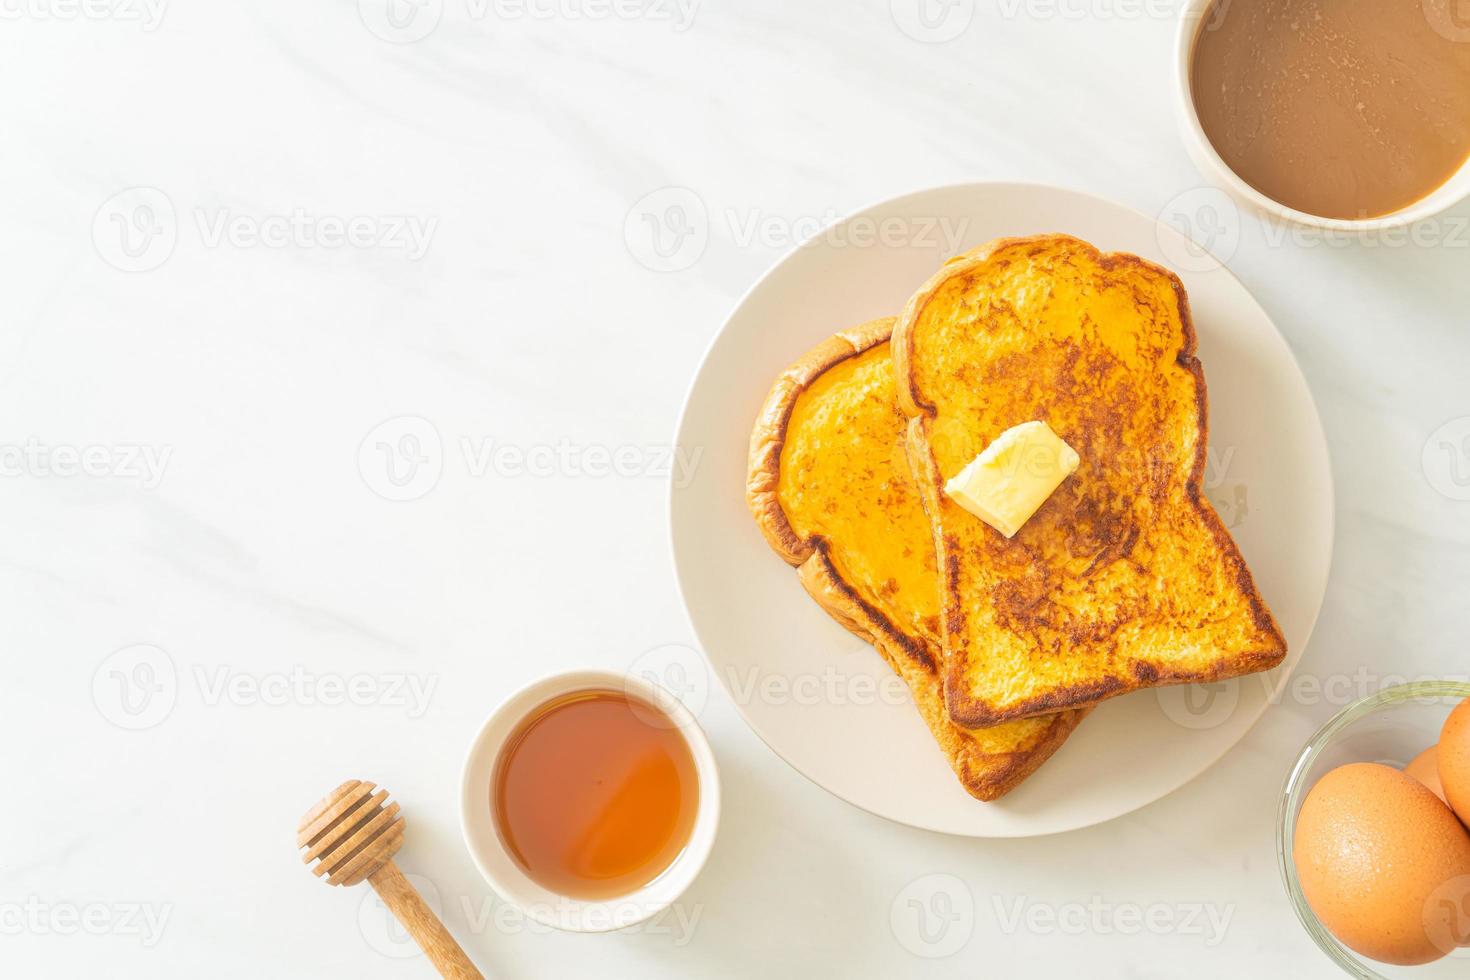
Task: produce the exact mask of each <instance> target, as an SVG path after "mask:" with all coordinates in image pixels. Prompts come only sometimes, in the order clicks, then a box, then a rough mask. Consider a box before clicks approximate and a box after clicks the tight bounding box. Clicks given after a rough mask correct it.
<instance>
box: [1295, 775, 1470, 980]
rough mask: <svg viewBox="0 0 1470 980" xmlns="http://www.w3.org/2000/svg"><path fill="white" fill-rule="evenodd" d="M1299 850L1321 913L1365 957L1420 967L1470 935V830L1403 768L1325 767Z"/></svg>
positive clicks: (1302, 818) (1306, 812)
mask: <svg viewBox="0 0 1470 980" xmlns="http://www.w3.org/2000/svg"><path fill="white" fill-rule="evenodd" d="M1293 857H1294V859H1295V861H1296V868H1297V876H1298V878H1299V879H1300V880H1301V886H1302V892H1303V893H1304V894H1305V895H1306V898H1307V904H1308V905H1310V906H1311V907H1312V911H1313V912H1315V913H1316V914H1317V918H1318V919H1320V920H1321V922H1322V924H1323V925H1324V926H1326V927H1327V928H1328V929H1329V930H1330V931H1331V932H1332V934H1333V935H1334V936H1336V937H1337V938H1338V939H1339V940H1341V941H1342V943H1343V944H1344V945H1346V946H1348V947H1350V948H1351V949H1354V950H1356V951H1357V952H1359V953H1361V954H1363V955H1364V956H1367V957H1369V958H1371V959H1375V960H1378V961H1379V962H1382V963H1392V964H1395V965H1399V966H1414V965H1417V964H1420V963H1430V962H1433V961H1434V960H1437V959H1439V958H1441V957H1443V956H1445V955H1447V954H1449V953H1450V952H1452V951H1453V950H1454V948H1455V946H1456V945H1458V944H1459V943H1460V942H1462V941H1463V938H1464V937H1463V932H1464V928H1465V923H1464V922H1463V921H1461V919H1460V913H1461V911H1462V910H1463V909H1466V908H1470V904H1467V903H1470V833H1467V832H1466V830H1465V828H1464V827H1463V826H1462V825H1461V824H1460V822H1459V821H1458V820H1457V819H1455V815H1454V814H1453V813H1451V812H1450V809H1449V807H1447V806H1445V805H1444V803H1442V802H1440V800H1439V799H1438V798H1437V797H1436V796H1435V795H1434V794H1433V793H1431V792H1430V791H1429V790H1428V789H1426V788H1425V786H1424V785H1423V784H1422V783H1420V782H1419V781H1417V780H1415V779H1413V778H1411V777H1409V776H1406V775H1404V774H1403V773H1402V772H1399V771H1398V770H1397V769H1394V768H1391V767H1389V766H1381V765H1377V764H1374V763H1360V764H1357V765H1351V766H1342V767H1341V768H1338V769H1334V770H1332V771H1331V772H1329V773H1328V774H1327V775H1325V776H1323V777H1322V778H1321V779H1320V780H1319V781H1318V782H1317V785H1315V786H1313V787H1312V789H1311V792H1309V793H1308V794H1307V798H1306V801H1305V802H1303V803H1302V809H1301V812H1300V813H1299V814H1298V815H1297V824H1296V840H1295V842H1294V844H1293Z"/></svg>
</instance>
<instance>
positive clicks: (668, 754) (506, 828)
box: [490, 690, 699, 901]
mask: <svg viewBox="0 0 1470 980" xmlns="http://www.w3.org/2000/svg"><path fill="white" fill-rule="evenodd" d="M490 805H491V811H492V812H493V813H494V815H495V825H496V829H497V830H498V831H499V833H500V837H501V840H502V841H504V843H505V846H506V849H507V850H508V851H509V852H510V853H511V856H512V857H514V858H515V860H516V862H517V863H518V864H519V865H520V866H521V869H522V870H523V871H525V872H526V874H527V875H529V876H530V877H531V878H532V879H533V880H534V881H536V882H537V883H538V884H540V885H541V886H542V887H544V888H546V889H548V890H550V891H553V892H555V893H557V894H559V895H566V896H568V897H570V898H577V899H585V900H593V901H595V900H601V899H608V898H614V897H616V896H619V895H626V894H628V893H630V892H634V891H637V890H638V889H639V888H642V887H643V886H644V885H647V884H648V883H649V882H651V881H653V880H654V879H655V878H657V877H658V876H659V875H661V874H663V872H664V871H665V870H667V869H668V868H669V866H670V865H672V864H673V863H674V861H675V860H676V859H677V858H678V857H679V854H680V853H681V852H682V851H683V850H684V846H685V845H686V844H687V843H688V842H689V836H690V832H691V830H692V829H693V827H694V816H695V811H696V809H697V808H698V806H699V777H698V773H697V771H696V769H695V765H694V756H693V754H692V753H691V752H690V749H689V744H688V743H687V742H686V741H685V740H684V736H683V735H682V734H680V732H679V729H678V727H677V726H676V725H675V724H674V722H673V721H672V720H670V719H669V718H668V716H667V715H665V714H664V713H663V712H662V711H660V710H659V709H658V708H656V707H654V706H653V705H651V704H649V703H648V702H646V701H643V700H641V699H638V698H634V697H631V696H629V695H628V694H625V693H624V692H622V691H613V690H593V691H579V692H576V693H574V694H568V695H565V696H563V697H560V698H556V699H553V700H552V701H549V702H547V703H546V704H543V705H541V706H540V707H539V708H537V709H536V710H535V711H533V712H532V713H531V714H530V715H529V716H528V717H527V718H526V720H525V721H523V722H521V724H520V727H518V728H517V729H516V731H515V732H514V733H513V734H512V735H511V737H510V739H509V740H508V741H507V742H506V744H505V747H504V748H503V749H502V750H501V753H500V758H499V759H498V760H497V762H496V765H495V774H494V776H493V777H492V785H491V787H490Z"/></svg>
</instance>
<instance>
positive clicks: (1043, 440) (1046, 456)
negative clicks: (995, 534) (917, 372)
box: [944, 422, 1082, 538]
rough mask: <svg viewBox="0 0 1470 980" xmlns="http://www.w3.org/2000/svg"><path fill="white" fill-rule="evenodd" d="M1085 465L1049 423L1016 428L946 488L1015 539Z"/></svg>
mask: <svg viewBox="0 0 1470 980" xmlns="http://www.w3.org/2000/svg"><path fill="white" fill-rule="evenodd" d="M1081 461H1082V460H1081V459H1080V458H1079V457H1078V455H1077V452H1076V450H1074V449H1073V448H1072V447H1071V446H1069V445H1067V444H1066V442H1064V441H1063V440H1062V438H1061V437H1060V436H1058V435H1057V434H1056V433H1055V432H1053V431H1052V430H1051V426H1049V425H1047V424H1046V423H1045V422H1023V423H1022V424H1021V425H1017V426H1012V427H1011V428H1009V429H1007V430H1006V431H1004V432H1002V433H1001V434H1000V437H999V438H997V439H996V440H995V441H994V442H992V443H991V444H990V445H989V446H986V447H985V452H983V453H981V454H980V455H979V456H976V457H975V458H974V459H973V460H972V461H971V462H970V465H968V466H966V467H965V468H964V469H962V470H960V471H959V473H957V474H955V477H954V479H952V480H950V481H949V482H948V483H946V484H945V485H944V492H945V493H947V494H949V496H950V498H951V499H952V500H954V502H955V503H957V504H959V505H960V506H961V507H963V508H965V510H967V511H969V512H970V513H972V514H974V515H975V516H976V517H978V518H980V519H981V520H982V521H984V522H985V523H986V524H989V525H990V526H991V527H993V528H995V529H996V530H997V531H999V532H1000V533H1001V534H1004V535H1005V536H1006V537H1008V538H1010V537H1014V536H1015V534H1016V532H1017V531H1019V530H1021V526H1022V525H1024V524H1025V523H1026V522H1027V521H1029V520H1030V519H1031V515H1032V514H1035V513H1036V511H1037V509H1039V508H1040V507H1041V505H1042V504H1044V503H1046V500H1047V498H1048V497H1050V496H1051V495H1052V493H1053V492H1055V491H1056V488H1057V487H1059V486H1061V485H1062V481H1063V480H1065V479H1066V478H1067V477H1068V476H1070V475H1071V474H1072V473H1073V472H1074V471H1075V470H1076V469H1077V465H1078V464H1079V463H1080V462H1081Z"/></svg>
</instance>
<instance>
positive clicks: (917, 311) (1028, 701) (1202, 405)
mask: <svg viewBox="0 0 1470 980" xmlns="http://www.w3.org/2000/svg"><path fill="white" fill-rule="evenodd" d="M1060 243H1068V244H1070V245H1075V246H1080V247H1082V248H1083V249H1084V250H1086V251H1087V252H1088V253H1089V254H1090V256H1091V258H1092V259H1094V260H1095V261H1096V262H1097V263H1098V264H1099V266H1101V267H1102V268H1103V269H1105V270H1109V271H1112V270H1117V269H1125V268H1127V267H1130V266H1131V267H1135V268H1138V269H1144V270H1147V271H1148V272H1149V273H1151V274H1154V275H1158V276H1162V277H1165V278H1166V279H1167V281H1168V283H1169V285H1170V286H1171V288H1172V290H1173V293H1174V295H1175V297H1176V299H1177V304H1178V315H1179V319H1180V321H1181V324H1182V329H1183V342H1182V344H1181V346H1180V349H1179V351H1178V354H1177V357H1176V362H1177V364H1178V366H1179V368H1180V369H1181V370H1183V371H1186V372H1188V373H1189V374H1190V375H1191V377H1192V378H1193V387H1194V393H1195V409H1196V420H1195V421H1196V425H1197V426H1198V432H1199V438H1198V440H1197V443H1196V446H1195V454H1194V458H1193V460H1192V463H1191V468H1190V475H1189V478H1188V481H1187V484H1186V486H1185V488H1184V499H1185V500H1187V501H1188V503H1189V505H1190V507H1191V508H1192V510H1193V511H1194V512H1195V514H1196V516H1197V518H1198V520H1199V521H1200V522H1201V523H1202V524H1203V526H1204V527H1205V528H1206V529H1207V530H1208V532H1209V534H1210V537H1211V538H1212V539H1213V541H1214V543H1215V547H1216V549H1217V551H1218V555H1219V558H1220V560H1221V561H1222V562H1223V563H1224V564H1225V566H1226V567H1227V568H1228V569H1229V572H1230V574H1231V576H1232V577H1233V579H1234V580H1235V582H1236V583H1237V586H1238V588H1239V590H1240V594H1241V596H1242V597H1243V598H1244V599H1245V601H1246V603H1247V605H1248V608H1249V610H1250V615H1251V617H1252V619H1253V620H1254V625H1255V628H1256V630H1257V631H1258V632H1259V633H1260V634H1262V635H1263V636H1264V637H1265V638H1266V641H1267V642H1266V643H1265V644H1264V645H1263V646H1261V647H1260V648H1258V649H1247V650H1241V651H1236V652H1234V653H1232V654H1231V655H1230V656H1229V657H1226V658H1221V659H1220V660H1218V661H1217V662H1215V663H1214V664H1213V665H1211V667H1210V668H1209V669H1203V670H1176V669H1171V668H1169V667H1167V666H1162V667H1161V666H1159V665H1156V664H1152V663H1148V662H1141V661H1139V662H1134V663H1132V664H1130V673H1131V674H1132V677H1131V678H1130V679H1124V678H1120V677H1115V676H1108V677H1100V678H1097V679H1095V680H1092V681H1087V682H1081V683H1076V684H1068V685H1063V686H1058V687H1055V688H1052V689H1049V690H1048V691H1046V693H1045V694H1043V695H1041V696H1037V697H1030V698H1025V699H1021V700H1018V701H1016V702H1013V703H1011V704H1009V705H1007V706H1006V707H1005V708H1004V709H997V708H996V707H994V706H993V705H991V704H990V703H988V702H986V701H983V700H980V699H977V698H975V697H973V696H972V695H971V693H970V692H969V691H968V690H965V689H964V687H963V686H962V685H959V684H955V683H950V682H949V681H950V679H951V678H952V674H951V671H950V668H951V666H952V665H951V664H950V662H949V661H948V659H947V658H946V657H945V654H944V653H943V652H942V653H941V658H942V659H945V666H944V668H942V669H941V674H942V675H944V676H945V677H946V683H945V700H946V703H947V705H948V710H949V715H950V717H951V719H952V720H953V721H954V722H955V723H956V724H957V725H960V726H962V727H965V728H984V727H988V726H991V725H995V724H998V723H1001V722H1003V721H1007V720H1011V719H1016V718H1024V717H1030V716H1034V715H1040V714H1049V713H1052V712H1056V711H1060V710H1065V709H1068V708H1076V707H1080V706H1083V705H1093V704H1096V703H1098V702H1100V701H1103V700H1105V699H1107V698H1111V697H1115V696H1117V695H1120V694H1125V693H1128V692H1130V691H1134V690H1138V689H1140V688H1143V687H1154V686H1162V685H1167V684H1195V683H1207V682H1212V681H1218V680H1224V679H1227V678H1231V677H1237V676H1240V675H1242V674H1248V673H1253V672H1256V671H1260V670H1267V669H1270V668H1272V667H1275V666H1277V665H1278V664H1280V663H1281V661H1282V660H1283V659H1284V658H1285V655H1286V641H1285V638H1284V637H1283V635H1282V633H1281V630H1280V627H1279V626H1278V625H1277V623H1276V620H1275V618H1274V617H1273V616H1272V615H1271V612H1270V610H1269V608H1268V607H1267V606H1266V603H1265V601H1264V600H1263V599H1262V597H1261V595H1260V592H1259V591H1258V590H1257V588H1256V585H1255V580H1254V578H1253V577H1252V575H1251V572H1250V569H1249V568H1248V567H1247V565H1246V563H1245V560H1244V559H1243V558H1242V557H1241V555H1240V551H1239V549H1238V548H1237V547H1236V544H1235V542H1234V540H1233V539H1232V538H1231V536H1230V534H1229V531H1228V530H1227V529H1226V528H1225V525H1224V522H1222V521H1221V520H1220V518H1219V516H1218V515H1217V514H1216V513H1215V510H1214V507H1213V506H1211V504H1210V503H1209V501H1208V499H1206V497H1205V496H1204V493H1203V482H1204V474H1205V465H1206V458H1207V457H1206V454H1207V450H1208V436H1209V410H1208V395H1207V390H1206V386H1205V378H1204V371H1203V367H1202V366H1201V364H1200V361H1199V359H1198V358H1197V357H1196V356H1195V353H1196V350H1197V346H1198V335H1197V333H1196V330H1195V327H1194V321H1193V318H1192V315H1191V311H1190V307H1189V299H1188V296H1187V294H1186V292H1185V289H1184V284H1183V283H1182V282H1181V281H1180V280H1179V278H1178V276H1176V275H1174V273H1172V272H1170V271H1169V270H1167V269H1164V268H1162V267H1160V266H1158V265H1155V264H1154V263H1151V262H1148V261H1146V260H1144V259H1141V258H1139V257H1137V256H1134V255H1129V254H1126V253H1107V254H1104V253H1101V252H1099V251H1098V250H1097V249H1096V248H1094V247H1093V246H1091V245H1089V244H1087V243H1086V242H1081V241H1079V240H1078V239H1075V238H1072V237H1071V236H1068V235H1038V236H1032V237H1025V238H1001V239H996V240H994V241H992V242H989V243H987V244H985V245H982V246H980V247H979V248H977V249H974V250H972V251H970V252H968V253H966V254H965V255H962V256H959V257H957V258H956V259H953V260H951V261H950V263H948V264H946V265H945V266H944V268H942V269H941V270H940V271H939V272H938V273H937V274H936V275H934V276H933V277H932V278H931V279H930V280H929V281H928V282H927V283H925V284H924V286H922V287H921V288H920V289H919V290H918V292H916V293H915V294H914V296H913V297H912V298H911V299H910V300H909V302H908V304H907V305H906V306H905V308H904V311H903V313H902V315H901V316H900V317H899V322H898V324H897V325H896V326H895V328H894V334H893V341H892V348H893V360H894V371H895V374H896V379H897V390H896V397H897V401H898V405H899V409H900V411H902V412H903V413H904V414H905V415H906V416H908V417H909V418H910V424H909V429H908V450H909V460H910V464H911V466H912V467H913V469H914V474H915V480H916V482H917V483H918V484H919V486H920V495H921V498H922V499H923V500H924V502H925V507H926V511H927V512H928V513H929V516H930V520H931V523H933V524H934V530H935V544H936V549H937V553H938V554H939V555H940V556H941V558H942V560H943V568H944V575H945V578H946V588H945V600H944V615H943V616H942V617H941V620H942V625H943V629H944V635H945V636H946V641H945V648H946V650H947V649H948V645H949V644H948V639H947V637H948V636H949V635H950V634H951V633H955V634H957V633H959V632H961V631H963V630H964V628H965V610H964V608H963V605H962V602H961V599H960V597H959V595H958V593H959V588H958V583H957V575H958V571H957V569H958V566H957V565H956V558H955V554H954V552H955V548H954V546H953V542H948V541H947V539H946V535H945V532H944V528H943V525H942V522H941V521H940V520H939V514H940V509H939V506H938V498H937V495H938V493H939V492H941V491H940V487H942V485H943V480H942V478H941V476H940V473H939V467H938V464H937V459H936V457H935V454H934V449H933V444H932V433H931V428H930V425H931V423H932V421H933V420H934V419H935V418H936V417H937V414H938V410H937V407H936V406H935V405H934V404H933V403H931V402H928V401H926V399H925V397H924V393H923V392H922V391H921V390H920V388H919V384H918V381H917V379H916V376H915V363H916V359H917V358H919V357H922V356H923V352H922V351H919V350H916V349H915V345H916V342H917V341H916V338H915V337H914V333H913V332H914V327H915V325H916V324H917V323H918V321H919V319H920V317H921V316H922V314H923V313H924V310H925V308H926V307H927V306H928V305H929V303H930V302H932V301H933V300H934V298H935V296H936V295H937V294H938V293H939V292H940V290H941V289H943V288H944V286H945V285H946V284H947V283H948V282H949V281H950V280H951V279H953V278H954V277H956V276H965V275H967V274H968V273H970V272H971V271H972V270H975V269H977V268H980V267H981V266H983V265H984V264H985V263H986V261H987V260H989V259H990V258H991V256H993V255H994V254H995V253H996V252H998V251H1000V250H1002V249H1008V248H1025V249H1028V250H1029V254H1031V255H1035V254H1038V253H1039V252H1041V251H1044V250H1047V249H1049V248H1051V247H1052V246H1054V245H1057V244H1060Z"/></svg>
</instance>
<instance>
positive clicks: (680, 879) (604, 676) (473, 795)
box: [460, 670, 720, 932]
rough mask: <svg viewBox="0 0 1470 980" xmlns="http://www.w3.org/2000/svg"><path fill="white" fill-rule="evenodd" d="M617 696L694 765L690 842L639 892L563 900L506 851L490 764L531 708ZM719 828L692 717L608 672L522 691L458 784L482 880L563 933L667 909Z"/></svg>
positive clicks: (563, 677) (488, 723)
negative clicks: (644, 707)
mask: <svg viewBox="0 0 1470 980" xmlns="http://www.w3.org/2000/svg"><path fill="white" fill-rule="evenodd" d="M589 690H611V691H621V692H623V693H625V694H627V695H628V696H629V697H632V698H639V699H642V700H643V701H645V702H648V703H649V704H652V705H654V706H656V707H658V708H659V709H660V710H661V711H662V712H663V713H664V714H665V715H667V716H668V719H669V721H671V722H672V723H673V725H674V727H675V728H677V729H678V731H679V733H680V734H681V735H683V736H684V741H685V742H686V743H688V745H689V754H690V755H691V756H693V758H694V770H695V774H696V776H697V778H698V779H699V804H698V808H697V810H696V811H695V816H694V827H693V829H692V830H691V831H690V834H689V842H688V843H687V844H686V845H685V847H684V850H683V851H682V852H681V853H680V854H679V856H678V857H677V858H675V859H674V863H673V864H671V865H670V866H669V867H668V869H667V870H666V871H664V873H663V874H661V875H659V876H658V877H657V878H656V879H654V880H653V881H651V882H649V883H648V884H647V885H645V886H644V887H642V888H640V889H638V890H637V891H634V892H630V893H628V894H626V895H621V896H618V897H616V898H610V899H606V900H602V901H587V900H583V899H577V898H572V897H570V896H567V895H561V894H558V893H556V892H554V891H551V890H549V889H547V888H546V887H544V886H542V885H541V884H539V883H537V882H536V881H534V880H533V879H532V878H531V877H530V876H529V875H527V874H526V872H525V871H524V870H522V868H521V866H520V864H519V863H517V861H516V859H515V858H514V857H513V856H512V855H511V853H510V851H509V850H508V849H507V848H506V846H505V841H504V840H503V839H502V838H501V836H500V831H499V829H498V828H497V826H496V821H495V815H494V809H493V806H492V803H491V795H490V794H491V791H492V784H493V781H494V778H495V764H496V761H497V760H498V759H499V758H500V751H501V749H502V748H504V746H505V743H506V742H507V741H508V740H509V739H510V737H511V735H513V734H514V733H515V732H516V730H517V728H518V727H519V726H520V724H521V723H522V722H523V721H525V720H526V718H527V717H529V716H530V715H531V714H532V713H533V712H535V711H536V709H537V708H539V707H541V706H542V705H544V704H546V703H547V702H548V701H553V700H556V699H557V698H560V697H562V696H564V695H567V694H573V693H576V692H578V691H589ZM719 822H720V776H719V771H718V770H717V769H716V767H715V756H714V753H713V752H712V751H711V750H710V747H709V740H708V739H707V738H705V735H704V731H703V729H701V728H700V727H699V723H698V722H697V721H695V719H694V715H693V714H691V713H690V711H689V709H688V708H686V707H684V705H683V704H681V703H680V702H679V700H678V699H677V698H675V697H674V696H673V695H672V694H670V693H669V692H668V691H667V690H665V689H664V688H662V687H659V686H658V685H656V684H654V683H652V682H651V681H648V680H645V679H643V678H641V677H634V676H631V675H625V674H621V673H617V672H615V671H610V670H575V671H569V672H567V673H561V674H553V675H551V676H549V677H543V678H542V679H541V680H539V681H536V682H534V683H532V684H529V685H527V686H526V687H524V688H522V689H521V690H519V691H517V692H516V693H515V694H512V695H511V696H510V697H509V698H507V699H506V700H505V701H504V702H503V703H502V704H501V705H500V707H498V708H496V709H495V710H494V711H492V712H491V713H490V717H489V718H487V719H486V720H485V724H484V725H482V726H481V727H480V731H479V733H478V734H476V735H475V738H474V741H473V742H471V743H470V750H469V755H468V756H467V757H466V758H465V763H464V773H463V776H462V778H461V784H460V826H461V828H462V829H463V831H464V840H465V846H466V847H468V848H469V851H470V857H471V858H473V859H474V862H475V866H476V867H478V868H479V869H480V874H482V875H484V876H485V880H486V881H488V882H489V883H490V886H491V887H492V888H494V889H495V891H496V893H497V894H499V895H500V897H501V898H502V899H504V900H505V901H507V902H509V903H510V904H512V905H514V906H516V907H517V908H518V909H520V910H521V912H522V913H523V914H525V915H526V916H527V917H529V918H530V919H532V920H533V921H536V922H539V923H542V924H544V925H548V926H552V927H554V928H557V929H565V930H567V931H568V932H611V931H613V930H615V929H626V928H627V927H629V926H632V925H636V924H637V923H639V922H642V921H644V920H646V919H649V918H651V917H652V916H655V915H657V914H658V913H659V912H661V911H663V910H664V909H666V908H668V907H669V906H670V905H672V904H673V903H674V902H675V901H676V900H677V899H678V898H679V896H680V895H682V894H683V893H684V890H685V889H686V888H688V887H689V885H690V884H692V883H693V881H694V879H695V878H696V877H698V876H699V872H700V870H701V869H702V868H703V867H704V863H705V861H706V859H708V857H709V852H710V849H711V848H712V847H713V846H714V841H715V831H716V830H717V829H718V827H719Z"/></svg>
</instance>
